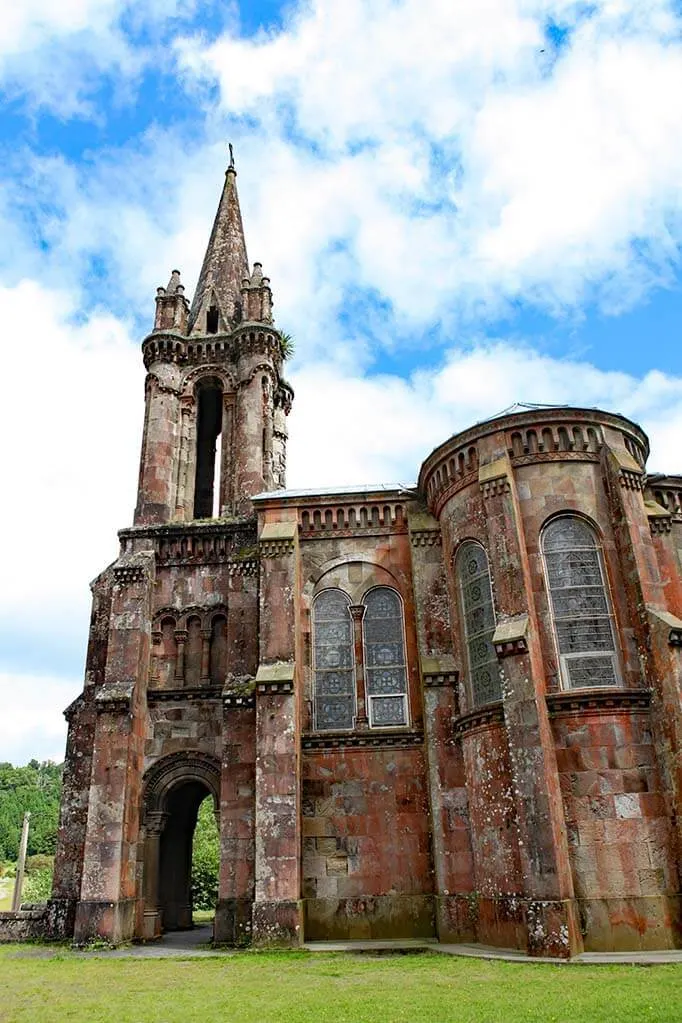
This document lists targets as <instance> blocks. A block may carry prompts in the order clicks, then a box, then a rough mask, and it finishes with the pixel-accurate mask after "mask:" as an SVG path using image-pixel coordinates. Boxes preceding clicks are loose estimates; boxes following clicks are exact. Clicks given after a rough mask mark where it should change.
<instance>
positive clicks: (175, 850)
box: [141, 754, 220, 939]
mask: <svg viewBox="0 0 682 1023" xmlns="http://www.w3.org/2000/svg"><path fill="white" fill-rule="evenodd" d="M219 791H220V767H219V764H218V762H217V761H216V760H214V759H213V758H212V757H209V756H206V755H203V754H193V755H187V754H177V755H172V756H169V757H164V758H163V760H162V761H159V763H157V764H155V765H154V767H153V768H151V770H150V771H149V772H148V775H147V777H146V779H145V796H144V817H143V825H144V829H145V840H144V841H145V846H144V865H143V899H144V911H143V924H142V935H141V936H142V937H143V938H146V939H149V938H155V937H158V936H159V935H160V934H162V933H163V932H164V931H179V930H187V929H189V928H191V927H192V926H193V923H192V840H193V837H194V832H195V828H196V823H197V815H198V813H199V807H200V806H201V804H202V803H203V801H204V800H205V799H206V797H207V796H209V797H210V798H211V800H212V802H213V806H214V811H215V814H216V821H217V819H218V807H219Z"/></svg>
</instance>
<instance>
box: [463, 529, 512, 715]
mask: <svg viewBox="0 0 682 1023" xmlns="http://www.w3.org/2000/svg"><path fill="white" fill-rule="evenodd" d="M456 574H457V586H458V589H459V600H460V609H461V614H462V622H463V624H464V639H465V643H466V649H467V661H468V666H469V690H470V694H471V702H472V707H474V708H475V707H482V706H483V705H484V704H486V703H493V702H494V701H496V700H501V699H502V685H501V681H500V664H499V661H498V659H497V654H496V653H495V647H494V646H493V635H494V633H495V626H496V624H497V623H496V621H495V608H494V605H493V591H492V586H491V584H490V568H489V566H488V556H487V555H486V553H485V551H484V550H483V548H482V547H481V545H480V544H478V543H475V542H474V541H473V540H468V541H467V542H466V543H464V544H462V546H461V547H460V549H459V551H458V553H457V560H456Z"/></svg>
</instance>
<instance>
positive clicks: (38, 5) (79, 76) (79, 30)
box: [0, 0, 197, 120]
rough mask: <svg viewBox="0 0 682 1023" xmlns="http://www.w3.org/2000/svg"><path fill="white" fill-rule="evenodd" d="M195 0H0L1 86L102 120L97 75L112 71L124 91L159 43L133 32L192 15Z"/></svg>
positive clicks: (35, 102) (62, 111)
mask: <svg viewBox="0 0 682 1023" xmlns="http://www.w3.org/2000/svg"><path fill="white" fill-rule="evenodd" d="M196 6H197V4H196V0H167V2H162V0H21V3H13V2H11V0H1V2H0V17H1V18H2V33H0V88H2V89H4V90H5V91H6V92H8V93H9V94H10V95H12V96H13V97H16V96H22V97H24V98H26V99H27V100H28V102H29V105H30V106H32V107H45V108H48V109H50V110H51V111H54V112H56V113H57V114H58V115H59V116H60V117H66V118H69V117H73V116H87V117H91V118H95V119H100V120H101V119H102V111H101V110H98V109H97V108H96V107H95V106H94V105H93V104H92V103H91V102H90V99H89V93H90V92H91V91H92V89H93V88H96V87H97V86H98V85H100V84H101V79H100V76H101V75H103V74H105V73H114V74H115V75H116V76H117V86H118V90H119V93H123V92H124V91H125V90H126V89H127V88H128V84H129V82H130V80H132V79H134V78H135V77H136V76H137V75H138V74H139V73H140V71H141V70H142V68H143V67H144V65H145V64H146V63H149V62H150V61H151V60H153V59H157V60H158V59H159V48H158V47H156V46H154V45H152V44H151V43H150V42H149V41H145V42H144V43H141V42H139V41H138V40H137V39H136V38H135V33H137V32H139V31H140V29H143V28H144V27H145V26H150V25H151V26H154V27H156V29H157V30H158V28H159V27H160V26H163V25H164V24H165V23H168V22H172V21H174V20H176V19H183V18H186V17H188V16H191V15H192V14H193V12H194V11H195V9H196ZM161 52H162V51H161Z"/></svg>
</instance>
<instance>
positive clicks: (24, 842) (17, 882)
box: [12, 811, 31, 913]
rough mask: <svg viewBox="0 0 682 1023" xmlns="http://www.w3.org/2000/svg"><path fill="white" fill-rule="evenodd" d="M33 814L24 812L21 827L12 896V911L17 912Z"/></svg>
mask: <svg viewBox="0 0 682 1023" xmlns="http://www.w3.org/2000/svg"><path fill="white" fill-rule="evenodd" d="M30 820H31V814H30V813H29V812H28V811H27V812H26V813H25V814H24V823H23V826H22V828H21V842H20V843H19V860H18V862H17V876H16V877H15V879H14V895H13V896H12V912H13V913H17V912H18V911H19V907H20V905H21V888H22V885H23V883H24V868H25V866H26V847H27V846H28V825H29V821H30Z"/></svg>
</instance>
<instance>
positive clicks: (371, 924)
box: [303, 895, 435, 941]
mask: <svg viewBox="0 0 682 1023" xmlns="http://www.w3.org/2000/svg"><path fill="white" fill-rule="evenodd" d="M303 907H304V933H305V940H306V941H357V940H360V939H370V938H371V939H384V940H387V939H390V938H433V937H434V934H435V928H434V907H433V896H432V895H376V896H372V895H368V896H364V897H361V898H355V899H304V901H303Z"/></svg>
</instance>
